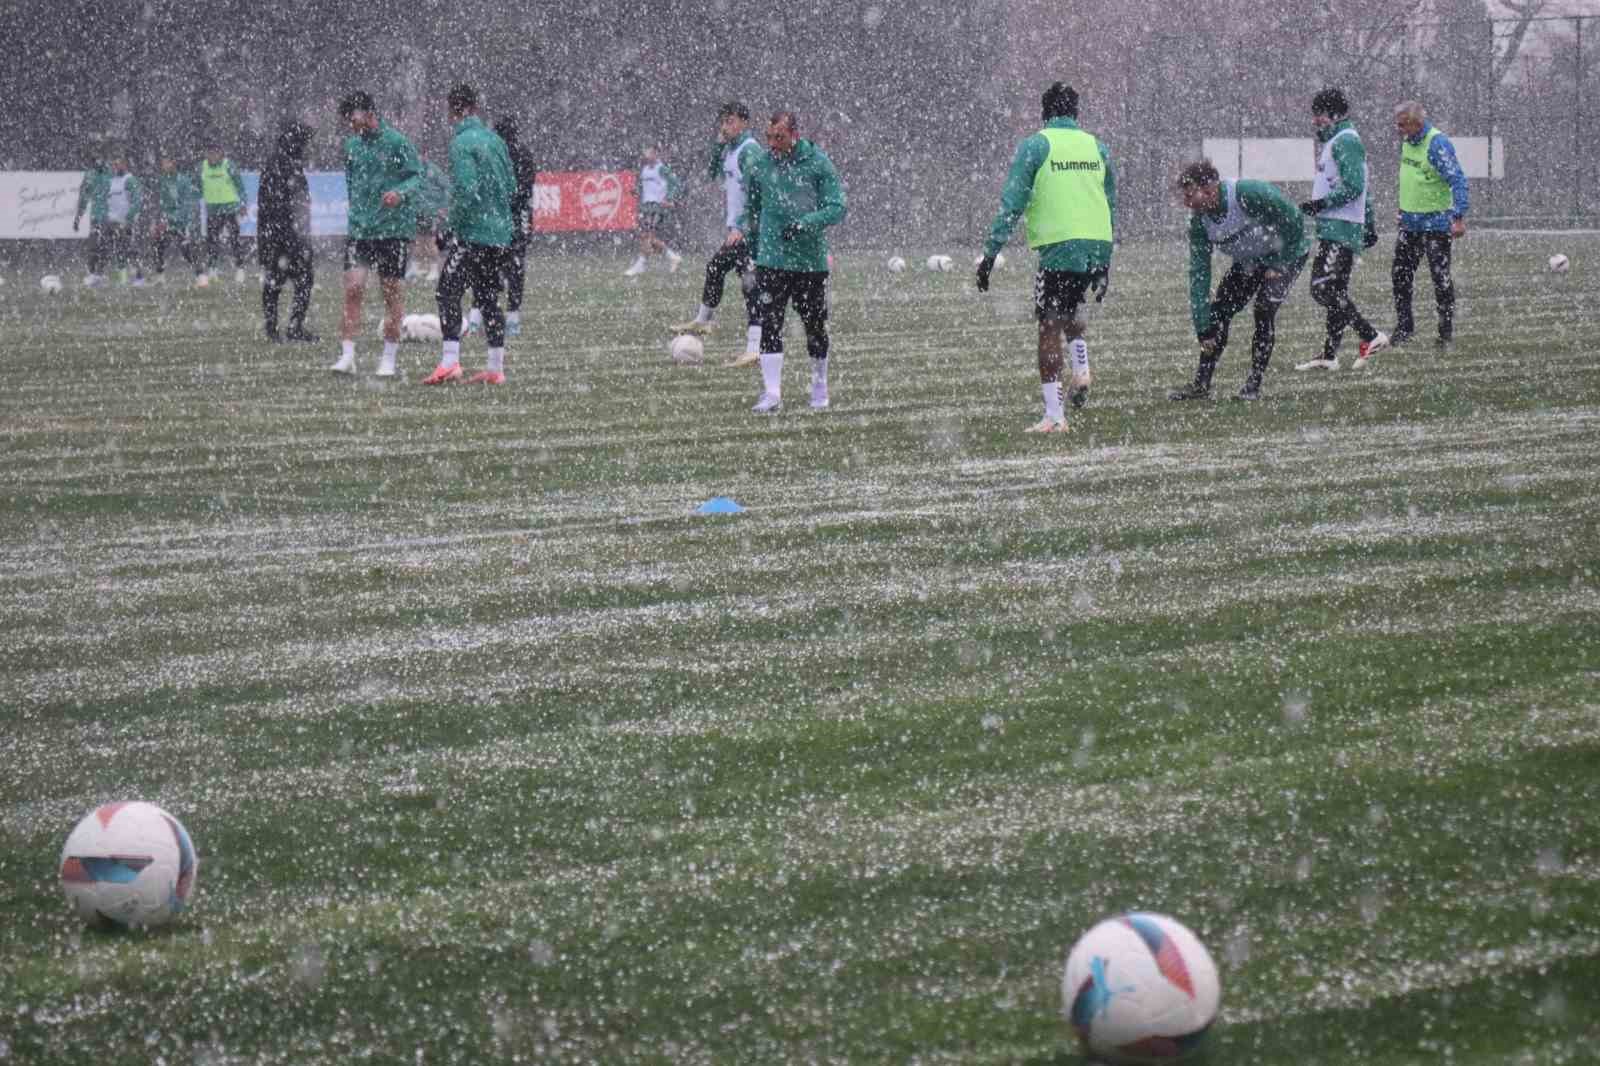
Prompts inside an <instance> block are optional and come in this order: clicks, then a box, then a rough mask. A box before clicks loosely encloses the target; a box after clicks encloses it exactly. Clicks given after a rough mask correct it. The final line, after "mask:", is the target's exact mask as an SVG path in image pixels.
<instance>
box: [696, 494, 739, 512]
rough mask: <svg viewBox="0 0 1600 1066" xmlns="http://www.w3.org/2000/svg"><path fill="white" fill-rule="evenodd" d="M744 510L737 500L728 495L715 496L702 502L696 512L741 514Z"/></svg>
mask: <svg viewBox="0 0 1600 1066" xmlns="http://www.w3.org/2000/svg"><path fill="white" fill-rule="evenodd" d="M743 511H744V508H743V507H740V506H739V505H738V504H737V503H736V502H734V501H733V500H732V499H731V498H729V497H727V496H713V497H711V499H709V500H707V501H706V502H705V503H702V504H701V505H700V506H699V507H698V508H697V509H696V510H695V512H694V513H695V514H740V513H742V512H743Z"/></svg>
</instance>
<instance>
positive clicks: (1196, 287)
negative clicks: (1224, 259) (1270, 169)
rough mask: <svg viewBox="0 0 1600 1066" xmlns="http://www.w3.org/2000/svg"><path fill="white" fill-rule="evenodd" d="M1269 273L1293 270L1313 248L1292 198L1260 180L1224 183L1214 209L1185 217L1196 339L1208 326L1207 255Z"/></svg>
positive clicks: (1190, 306)
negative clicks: (1261, 268) (1216, 253)
mask: <svg viewBox="0 0 1600 1066" xmlns="http://www.w3.org/2000/svg"><path fill="white" fill-rule="evenodd" d="M1213 250H1216V251H1219V252H1221V253H1222V254H1223V255H1226V256H1228V257H1229V258H1230V259H1232V260H1233V261H1234V262H1236V263H1253V264H1260V265H1261V266H1264V267H1266V268H1267V269H1268V270H1273V269H1292V268H1293V267H1294V266H1295V264H1296V263H1298V262H1299V261H1300V260H1302V259H1304V258H1305V257H1306V255H1307V254H1308V253H1309V252H1310V250H1311V241H1310V239H1309V238H1308V237H1307V236H1306V224H1305V218H1304V216H1302V215H1301V214H1300V208H1299V206H1298V205H1297V204H1295V202H1294V201H1293V200H1290V199H1289V197H1287V196H1285V195H1284V194H1283V192H1281V191H1280V190H1279V189H1278V187H1277V186H1276V185H1271V184H1268V183H1267V182H1264V181H1250V180H1244V181H1223V182H1219V183H1218V185H1217V206H1216V208H1215V209H1213V210H1211V211H1205V212H1196V213H1195V214H1193V215H1191V216H1190V217H1189V316H1190V318H1191V319H1193V321H1194V332H1195V335H1196V336H1199V335H1200V334H1202V333H1204V332H1205V331H1206V330H1207V329H1209V328H1211V253H1212V251H1213Z"/></svg>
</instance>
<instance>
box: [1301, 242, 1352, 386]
mask: <svg viewBox="0 0 1600 1066" xmlns="http://www.w3.org/2000/svg"><path fill="white" fill-rule="evenodd" d="M1353 260H1354V254H1353V253H1352V252H1351V251H1350V249H1349V248H1346V247H1345V246H1344V245H1342V244H1338V243H1336V242H1334V241H1318V242H1317V254H1316V257H1315V258H1314V259H1313V260H1312V261H1311V298H1312V299H1313V300H1315V301H1316V302H1317V306H1319V307H1321V308H1322V309H1323V312H1324V314H1325V318H1324V322H1323V337H1322V354H1321V355H1319V356H1317V358H1315V359H1308V360H1306V361H1305V362H1303V363H1298V364H1296V365H1295V369H1296V370H1337V369H1339V343H1340V342H1341V341H1343V340H1344V331H1345V327H1346V326H1347V325H1349V323H1350V317H1349V314H1350V307H1349V304H1350V297H1349V294H1348V293H1346V292H1345V291H1344V289H1345V287H1347V286H1348V285H1349V284H1350V269H1351V265H1352V262H1353Z"/></svg>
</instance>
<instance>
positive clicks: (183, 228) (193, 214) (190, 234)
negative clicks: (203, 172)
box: [155, 156, 200, 278]
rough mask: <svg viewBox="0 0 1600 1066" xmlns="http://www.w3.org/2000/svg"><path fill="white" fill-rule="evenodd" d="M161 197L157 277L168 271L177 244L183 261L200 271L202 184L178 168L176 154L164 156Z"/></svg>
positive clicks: (157, 231) (157, 238)
mask: <svg viewBox="0 0 1600 1066" xmlns="http://www.w3.org/2000/svg"><path fill="white" fill-rule="evenodd" d="M158 192H159V195H160V200H161V217H160V218H158V219H156V224H155V244H156V277H157V278H160V277H163V276H164V275H165V274H166V271H167V248H168V247H169V246H171V245H172V244H174V243H176V244H177V246H178V251H179V253H180V254H182V256H183V261H184V262H185V263H188V264H189V267H190V268H191V269H192V270H193V271H194V272H195V274H196V276H198V275H199V273H200V263H199V260H198V259H197V258H196V257H195V254H194V239H195V236H196V234H197V227H198V226H199V224H200V186H199V185H198V184H197V183H196V181H195V178H194V175H193V174H190V173H189V172H188V171H185V170H179V169H178V161H177V160H176V159H174V158H173V157H172V156H163V157H162V159H161V179H160V183H159V189H158Z"/></svg>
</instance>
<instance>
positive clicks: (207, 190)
mask: <svg viewBox="0 0 1600 1066" xmlns="http://www.w3.org/2000/svg"><path fill="white" fill-rule="evenodd" d="M200 191H201V194H202V195H203V196H204V197H205V200H206V203H208V204H219V205H220V204H236V203H238V202H239V190H238V189H236V188H234V187H233V179H232V178H230V177H229V176H228V161H227V160H226V159H224V160H223V161H222V162H220V163H218V164H217V165H216V166H212V165H211V160H209V159H202V160H201V161H200Z"/></svg>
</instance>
